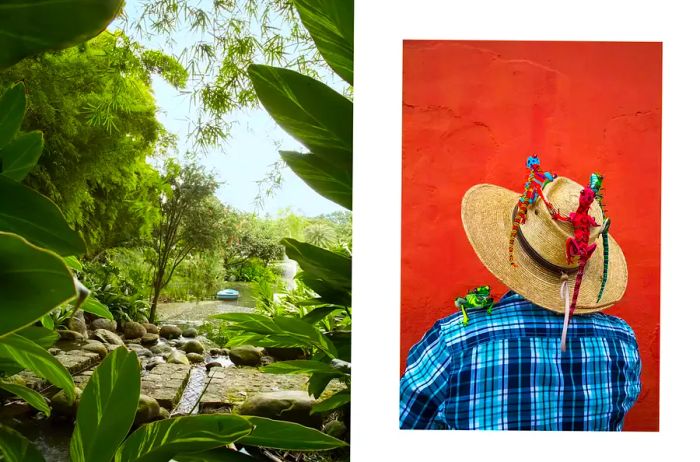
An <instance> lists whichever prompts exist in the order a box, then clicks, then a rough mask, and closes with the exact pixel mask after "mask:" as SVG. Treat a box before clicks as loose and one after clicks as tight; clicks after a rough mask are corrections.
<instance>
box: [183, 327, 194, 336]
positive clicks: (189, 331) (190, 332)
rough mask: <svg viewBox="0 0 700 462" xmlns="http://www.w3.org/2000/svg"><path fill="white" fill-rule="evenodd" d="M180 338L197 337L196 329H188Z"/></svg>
mask: <svg viewBox="0 0 700 462" xmlns="http://www.w3.org/2000/svg"><path fill="white" fill-rule="evenodd" d="M182 336H183V337H189V338H195V337H196V336H197V329H195V328H194V327H188V328H187V329H185V330H183V331H182Z"/></svg>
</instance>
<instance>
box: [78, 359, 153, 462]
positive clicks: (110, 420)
mask: <svg viewBox="0 0 700 462" xmlns="http://www.w3.org/2000/svg"><path fill="white" fill-rule="evenodd" d="M140 393H141V367H140V365H139V361H138V359H137V357H136V353H134V352H129V351H128V350H127V349H126V348H123V347H120V348H117V349H116V350H114V351H113V352H111V353H110V354H109V355H107V357H106V358H105V359H104V361H102V363H101V364H100V365H99V366H97V369H95V371H94V372H93V373H92V377H90V381H88V384H87V386H86V387H85V391H83V394H82V396H81V398H80V404H79V405H78V418H77V420H76V425H75V430H73V437H72V438H71V441H70V455H71V460H72V461H73V462H102V461H104V462H109V461H111V460H112V457H113V456H114V454H115V452H116V451H117V448H118V447H119V444H120V443H121V442H122V440H123V439H124V437H126V435H127V434H128V433H129V429H130V428H131V425H132V424H133V422H134V416H135V415H136V408H137V406H138V403H139V394H140Z"/></svg>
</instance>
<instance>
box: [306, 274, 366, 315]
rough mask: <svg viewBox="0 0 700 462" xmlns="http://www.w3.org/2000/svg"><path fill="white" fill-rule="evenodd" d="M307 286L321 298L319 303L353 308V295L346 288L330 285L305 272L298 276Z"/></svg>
mask: <svg viewBox="0 0 700 462" xmlns="http://www.w3.org/2000/svg"><path fill="white" fill-rule="evenodd" d="M297 278H298V279H300V280H301V281H302V282H303V283H304V284H305V285H306V286H308V287H309V288H310V289H311V290H313V291H314V292H316V293H317V294H319V295H320V296H321V298H320V299H319V300H317V303H319V302H325V303H327V304H332V305H338V306H351V305H352V295H351V294H350V290H349V289H348V288H347V287H346V286H344V285H343V286H340V287H339V286H337V285H333V284H330V283H328V281H326V280H325V279H323V278H321V277H318V276H314V274H313V273H309V272H306V271H303V272H301V273H299V274H298V275H297Z"/></svg>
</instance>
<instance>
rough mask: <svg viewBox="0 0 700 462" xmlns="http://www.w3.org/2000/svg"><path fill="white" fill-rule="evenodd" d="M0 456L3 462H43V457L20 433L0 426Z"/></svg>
mask: <svg viewBox="0 0 700 462" xmlns="http://www.w3.org/2000/svg"><path fill="white" fill-rule="evenodd" d="M0 454H2V455H3V459H2V460H3V461H4V462H44V456H42V455H41V453H40V452H39V450H38V449H37V448H35V447H34V445H33V444H32V443H31V442H30V441H29V440H28V439H27V438H25V437H24V436H22V434H21V433H19V432H17V431H15V430H13V429H11V428H10V427H7V426H5V425H0Z"/></svg>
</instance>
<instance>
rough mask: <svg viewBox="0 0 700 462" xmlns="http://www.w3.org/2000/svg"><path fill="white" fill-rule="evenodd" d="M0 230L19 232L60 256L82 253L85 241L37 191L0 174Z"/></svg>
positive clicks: (30, 240) (56, 208)
mask: <svg viewBox="0 0 700 462" xmlns="http://www.w3.org/2000/svg"><path fill="white" fill-rule="evenodd" d="M0 197H3V198H10V197H11V198H12V200H3V201H2V202H1V203H0V232H2V231H4V232H9V233H15V234H19V235H20V236H22V237H24V238H25V239H27V240H28V241H29V242H31V243H32V244H34V245H38V246H40V247H45V248H48V249H50V250H53V251H54V252H56V253H58V254H59V255H62V256H67V255H82V254H83V253H84V252H85V242H84V241H83V238H82V237H80V234H78V233H77V232H75V231H73V230H72V229H71V228H70V227H69V226H68V223H66V220H65V218H64V217H63V214H62V213H61V211H60V210H59V208H58V207H57V206H56V204H54V203H53V202H51V201H50V200H49V199H47V198H46V197H44V196H42V195H41V194H39V193H38V192H36V191H34V190H32V189H30V188H28V187H26V186H24V185H22V184H20V183H18V182H16V181H13V180H11V179H9V178H6V177H3V176H1V175H0Z"/></svg>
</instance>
